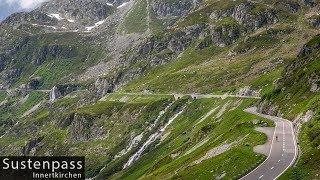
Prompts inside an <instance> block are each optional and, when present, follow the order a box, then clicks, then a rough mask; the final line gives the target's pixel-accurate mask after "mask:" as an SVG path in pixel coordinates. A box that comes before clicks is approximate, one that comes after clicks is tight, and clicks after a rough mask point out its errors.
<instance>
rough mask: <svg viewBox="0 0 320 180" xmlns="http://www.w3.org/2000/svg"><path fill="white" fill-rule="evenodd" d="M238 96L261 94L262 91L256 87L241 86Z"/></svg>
mask: <svg viewBox="0 0 320 180" xmlns="http://www.w3.org/2000/svg"><path fill="white" fill-rule="evenodd" d="M237 95H238V96H260V92H259V91H256V90H254V89H251V88H250V87H249V86H247V87H244V88H241V89H240V90H239V91H238V93H237Z"/></svg>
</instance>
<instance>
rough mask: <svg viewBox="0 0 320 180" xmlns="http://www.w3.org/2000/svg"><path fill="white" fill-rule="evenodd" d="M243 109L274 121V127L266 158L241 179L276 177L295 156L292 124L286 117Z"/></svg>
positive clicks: (295, 146) (255, 179) (268, 179)
mask: <svg viewBox="0 0 320 180" xmlns="http://www.w3.org/2000/svg"><path fill="white" fill-rule="evenodd" d="M245 111H246V112H248V113H251V114H255V115H258V116H260V117H264V118H267V119H270V120H272V121H274V122H275V124H276V127H275V131H274V135H273V139H272V144H271V149H270V153H269V156H268V158H267V159H266V160H265V161H264V162H263V163H262V164H260V165H259V166H258V167H257V168H256V169H254V170H253V171H251V172H250V173H249V174H247V175H246V176H244V177H243V178H241V180H260V179H261V180H270V179H272V180H273V179H277V178H278V177H279V176H281V174H283V173H284V172H285V171H286V170H287V169H288V168H289V167H290V166H292V165H293V163H294V162H295V159H296V157H297V151H298V150H297V143H296V139H295V135H294V132H293V125H292V123H291V122H290V121H288V120H286V119H282V118H279V117H275V116H269V115H264V114H259V113H257V111H256V108H249V109H246V110H245ZM276 137H277V138H276Z"/></svg>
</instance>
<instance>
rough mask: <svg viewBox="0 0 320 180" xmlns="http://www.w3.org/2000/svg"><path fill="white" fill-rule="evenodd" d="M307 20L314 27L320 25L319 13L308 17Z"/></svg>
mask: <svg viewBox="0 0 320 180" xmlns="http://www.w3.org/2000/svg"><path fill="white" fill-rule="evenodd" d="M308 22H309V24H310V25H311V26H313V27H315V28H319V27H320V16H319V15H316V16H312V17H310V18H308Z"/></svg>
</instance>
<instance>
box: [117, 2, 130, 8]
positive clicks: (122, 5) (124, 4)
mask: <svg viewBox="0 0 320 180" xmlns="http://www.w3.org/2000/svg"><path fill="white" fill-rule="evenodd" d="M128 3H129V2H125V3H123V4H121V5H120V6H118V7H117V8H118V9H120V8H122V7H124V6H126V5H127V4H128Z"/></svg>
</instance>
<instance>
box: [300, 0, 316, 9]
mask: <svg viewBox="0 0 320 180" xmlns="http://www.w3.org/2000/svg"><path fill="white" fill-rule="evenodd" d="M300 2H301V3H302V4H303V5H306V6H311V7H314V6H316V5H317V2H316V0H300Z"/></svg>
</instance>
